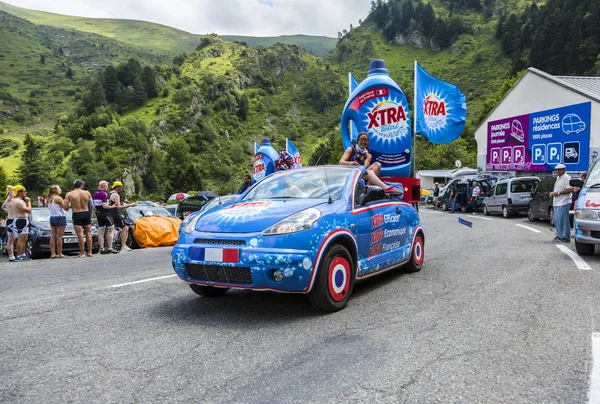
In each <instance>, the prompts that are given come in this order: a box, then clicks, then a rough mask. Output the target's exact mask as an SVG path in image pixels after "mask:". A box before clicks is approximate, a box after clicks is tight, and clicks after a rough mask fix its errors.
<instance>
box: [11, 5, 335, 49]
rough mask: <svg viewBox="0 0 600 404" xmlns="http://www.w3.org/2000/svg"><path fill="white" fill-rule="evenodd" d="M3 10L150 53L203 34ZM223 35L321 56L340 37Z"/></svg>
mask: <svg viewBox="0 0 600 404" xmlns="http://www.w3.org/2000/svg"><path fill="white" fill-rule="evenodd" d="M0 11H5V12H7V13H10V14H12V15H15V16H17V17H20V18H23V19H25V20H27V21H30V22H32V23H34V24H36V25H45V26H49V27H54V28H61V29H64V30H74V31H80V32H86V33H90V34H97V35H102V36H103V37H107V38H111V39H114V40H118V41H120V42H122V43H123V44H125V45H129V46H134V47H136V48H141V49H143V50H145V51H146V52H150V53H155V54H160V55H167V56H170V57H171V58H173V57H174V56H176V55H180V54H182V53H190V52H192V51H193V50H194V49H195V48H196V46H197V45H198V43H199V42H200V39H201V38H202V36H203V35H197V34H190V33H189V32H185V31H182V30H179V29H175V28H172V27H167V26H165V25H161V24H155V23H151V22H146V21H136V20H115V19H106V18H102V19H101V18H84V17H72V16H66V15H61V14H55V13H48V12H44V11H36V10H29V9H25V8H20V7H16V6H13V5H10V4H7V3H3V2H0ZM222 38H223V39H225V40H227V41H240V42H246V43H247V44H248V45H250V46H271V45H274V44H276V43H278V42H280V43H285V44H290V45H298V46H300V47H303V48H305V49H306V50H307V51H309V52H311V53H314V54H315V55H318V56H323V55H326V54H327V53H329V52H330V51H332V50H333V49H334V48H335V44H336V41H337V40H336V39H334V38H328V37H324V36H309V35H283V36H278V37H251V36H237V35H225V36H222Z"/></svg>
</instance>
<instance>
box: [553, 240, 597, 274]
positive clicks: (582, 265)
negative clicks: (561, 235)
mask: <svg viewBox="0 0 600 404" xmlns="http://www.w3.org/2000/svg"><path fill="white" fill-rule="evenodd" d="M556 248H558V249H559V250H561V251H562V252H564V253H565V254H567V255H568V256H569V257H571V259H572V260H573V262H574V263H575V265H577V268H579V269H582V270H590V269H592V268H590V266H589V265H588V264H587V262H585V261H584V260H583V258H581V257H580V256H579V255H577V253H575V251H573V250H571V249H570V248H569V247H567V246H565V245H557V246H556Z"/></svg>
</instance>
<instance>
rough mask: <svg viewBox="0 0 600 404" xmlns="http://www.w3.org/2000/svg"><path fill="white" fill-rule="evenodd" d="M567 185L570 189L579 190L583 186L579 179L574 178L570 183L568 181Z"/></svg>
mask: <svg viewBox="0 0 600 404" xmlns="http://www.w3.org/2000/svg"><path fill="white" fill-rule="evenodd" d="M569 185H570V186H572V187H578V188H581V187H582V186H583V180H582V179H581V178H574V179H572V180H571V181H569Z"/></svg>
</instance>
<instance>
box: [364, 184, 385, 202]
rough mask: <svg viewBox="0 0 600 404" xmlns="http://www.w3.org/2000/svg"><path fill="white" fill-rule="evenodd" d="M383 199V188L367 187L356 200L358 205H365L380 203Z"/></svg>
mask: <svg viewBox="0 0 600 404" xmlns="http://www.w3.org/2000/svg"><path fill="white" fill-rule="evenodd" d="M384 198H385V192H383V188H381V187H375V186H368V187H367V188H366V189H365V191H364V192H363V193H362V194H361V196H360V197H359V198H358V203H359V204H360V205H366V204H367V203H369V202H373V201H380V200H382V199H384Z"/></svg>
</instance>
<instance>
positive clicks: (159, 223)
mask: <svg viewBox="0 0 600 404" xmlns="http://www.w3.org/2000/svg"><path fill="white" fill-rule="evenodd" d="M180 225H181V220H179V219H177V218H174V217H162V216H151V217H140V218H139V219H137V220H136V221H135V226H134V228H133V237H135V241H137V243H138V244H139V245H140V247H160V246H166V245H175V244H177V239H178V238H179V226H180Z"/></svg>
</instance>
